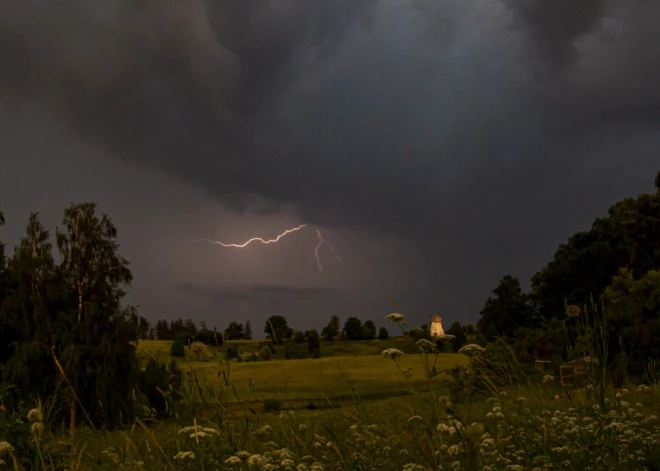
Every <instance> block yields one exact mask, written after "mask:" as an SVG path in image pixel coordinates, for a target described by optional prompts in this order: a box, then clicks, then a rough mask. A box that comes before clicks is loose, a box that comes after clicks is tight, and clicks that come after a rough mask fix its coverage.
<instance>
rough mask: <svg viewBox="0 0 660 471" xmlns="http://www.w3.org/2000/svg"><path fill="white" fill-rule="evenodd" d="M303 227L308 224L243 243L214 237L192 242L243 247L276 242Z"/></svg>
mask: <svg viewBox="0 0 660 471" xmlns="http://www.w3.org/2000/svg"><path fill="white" fill-rule="evenodd" d="M303 227H307V224H301V225H299V226H298V227H294V228H293V229H287V230H286V231H284V232H282V233H281V234H280V235H278V236H277V237H275V238H274V239H268V240H265V239H262V238H261V237H253V238H252V239H250V240H248V241H247V242H243V243H242V244H225V243H223V242H220V241H219V240H212V239H198V240H193V241H192V242H190V243H191V244H196V243H199V242H208V243H209V244H215V245H222V246H223V247H234V248H237V249H242V248H243V247H247V246H248V245H250V244H251V243H252V242H261V243H262V244H274V243H275V242H279V240H280V239H281V238H282V237H284V236H285V235H288V234H291V233H292V232H296V231H299V230H300V229H302V228H303Z"/></svg>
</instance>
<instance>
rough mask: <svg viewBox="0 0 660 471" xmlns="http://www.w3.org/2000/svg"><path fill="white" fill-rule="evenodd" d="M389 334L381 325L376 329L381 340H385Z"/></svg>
mask: <svg viewBox="0 0 660 471" xmlns="http://www.w3.org/2000/svg"><path fill="white" fill-rule="evenodd" d="M389 336H390V333H389V332H388V331H387V329H386V328H385V327H381V328H380V330H379V331H378V338H379V339H381V340H387V339H388V338H389Z"/></svg>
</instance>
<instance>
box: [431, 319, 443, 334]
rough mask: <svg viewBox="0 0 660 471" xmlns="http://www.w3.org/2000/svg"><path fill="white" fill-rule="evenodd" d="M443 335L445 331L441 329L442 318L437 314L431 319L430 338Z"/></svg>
mask: <svg viewBox="0 0 660 471" xmlns="http://www.w3.org/2000/svg"><path fill="white" fill-rule="evenodd" d="M440 335H445V329H443V328H442V318H441V317H440V315H438V314H434V315H433V317H431V337H438V336H440Z"/></svg>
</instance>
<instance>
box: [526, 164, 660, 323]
mask: <svg viewBox="0 0 660 471" xmlns="http://www.w3.org/2000/svg"><path fill="white" fill-rule="evenodd" d="M657 178H658V177H657V176H656V183H657ZM659 214H660V192H656V194H652V195H651V194H644V195H640V196H638V197H637V198H626V199H624V200H622V201H620V202H618V203H616V204H615V205H613V206H612V207H611V208H609V210H608V213H607V215H606V216H604V217H601V218H598V219H596V220H595V221H594V223H593V225H592V227H591V229H589V230H588V231H583V232H580V233H578V234H575V235H574V236H573V237H571V238H570V239H569V240H568V241H567V242H566V243H565V244H562V245H560V247H559V249H558V250H557V252H556V253H555V255H554V258H553V260H552V261H551V262H550V263H549V264H548V265H546V267H544V268H543V269H542V270H541V271H540V272H538V273H537V274H535V275H534V277H533V278H532V295H533V301H534V303H535V305H536V307H537V309H538V312H539V314H540V315H541V316H542V317H543V318H545V319H550V318H552V317H557V318H559V319H560V320H561V319H564V318H565V317H566V314H565V310H564V305H565V303H568V304H575V305H578V306H583V305H584V304H588V303H589V302H590V301H589V300H590V298H591V296H592V295H593V296H600V295H601V294H602V293H603V292H604V291H605V289H606V288H607V287H608V286H609V285H610V283H611V281H612V278H613V277H614V276H615V275H617V273H618V270H619V268H621V267H628V268H630V270H632V272H633V273H634V274H635V277H640V276H642V275H643V274H645V273H647V272H648V271H650V270H658V269H660V245H659V243H658V241H659V240H660V217H658V215H659Z"/></svg>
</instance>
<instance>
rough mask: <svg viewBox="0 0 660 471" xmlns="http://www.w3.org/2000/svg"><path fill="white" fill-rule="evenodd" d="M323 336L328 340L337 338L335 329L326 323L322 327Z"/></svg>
mask: <svg viewBox="0 0 660 471" xmlns="http://www.w3.org/2000/svg"><path fill="white" fill-rule="evenodd" d="M321 336H322V337H323V338H324V339H325V340H327V341H332V340H334V339H335V338H336V336H335V333H334V331H333V330H332V328H331V327H330V326H329V325H326V326H325V327H323V329H321Z"/></svg>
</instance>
